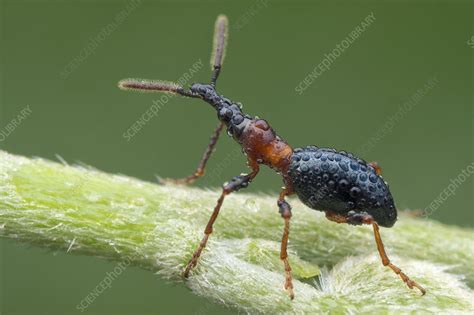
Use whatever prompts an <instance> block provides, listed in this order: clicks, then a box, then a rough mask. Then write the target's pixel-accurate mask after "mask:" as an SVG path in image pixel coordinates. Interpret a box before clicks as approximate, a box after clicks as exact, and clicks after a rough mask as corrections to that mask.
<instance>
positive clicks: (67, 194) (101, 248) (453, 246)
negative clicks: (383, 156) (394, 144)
mask: <svg viewBox="0 0 474 315" xmlns="http://www.w3.org/2000/svg"><path fill="white" fill-rule="evenodd" d="M219 193H220V192H219V191H217V190H200V189H194V188H189V187H178V186H160V185H156V184H153V183H147V182H143V181H140V180H137V179H133V178H129V177H125V176H118V175H111V174H106V173H103V172H100V171H97V170H94V169H92V168H86V167H81V166H74V167H71V166H67V165H63V164H59V163H54V162H49V161H45V160H41V159H28V158H24V157H19V156H15V155H11V154H8V153H6V152H3V151H0V236H2V237H5V238H11V239H15V240H18V241H20V242H24V243H29V244H34V245H37V246H41V247H46V248H51V249H55V250H64V251H68V252H69V253H76V254H85V255H92V256H97V257H104V258H107V259H113V260H118V261H127V262H129V263H130V264H133V265H136V266H140V267H142V268H145V269H148V270H151V271H154V272H158V273H159V274H160V275H161V277H163V278H166V279H170V280H173V281H177V282H183V283H184V284H185V285H187V286H188V287H189V288H190V289H191V290H192V291H193V292H195V293H196V294H199V295H202V296H205V297H207V298H209V299H210V300H212V301H216V302H219V303H224V304H226V305H228V306H230V307H234V308H236V309H239V310H241V311H247V312H253V313H254V312H268V313H285V312H295V313H302V312H308V313H309V312H336V313H337V312H384V313H386V312H399V311H401V312H409V311H413V310H420V309H423V310H427V311H429V312H451V311H458V312H471V311H473V310H474V305H473V300H474V295H473V291H472V289H471V288H469V286H471V287H472V285H473V284H474V268H473V267H472V266H473V262H474V259H473V258H474V257H473V256H474V244H473V236H474V233H473V231H472V230H471V229H462V228H459V227H451V226H446V225H443V224H440V223H437V222H434V221H431V220H426V219H414V218H410V217H408V216H402V218H401V219H400V220H399V222H398V223H397V224H396V225H395V227H393V228H391V229H382V230H381V233H382V237H383V239H384V242H385V244H386V248H387V252H388V254H389V256H390V257H391V259H392V261H394V262H396V263H397V265H399V266H400V267H401V268H402V269H403V271H404V272H406V273H407V274H409V275H410V277H412V278H413V279H416V280H417V281H418V282H419V283H420V284H422V285H423V286H424V287H425V288H426V289H427V291H428V293H427V294H426V295H425V296H423V297H421V296H420V295H419V293H418V292H417V291H413V290H409V289H408V288H407V287H406V286H405V284H403V283H402V281H400V279H398V278H397V277H396V275H395V274H393V273H392V271H391V270H389V268H385V267H383V266H382V264H381V263H380V259H379V257H378V256H377V252H376V247H375V244H374V240H373V235H372V231H371V229H370V227H368V226H362V227H354V226H348V225H345V224H335V223H333V222H330V221H328V220H326V219H325V218H324V216H323V215H322V214H321V213H320V212H317V211H313V210H310V209H308V208H307V207H305V206H303V205H302V204H301V203H300V202H298V201H297V200H293V199H291V198H290V200H289V201H290V203H291V204H292V206H293V209H294V213H293V214H294V215H293V218H292V226H291V233H290V243H289V261H290V263H291V265H292V268H293V275H294V277H295V281H294V285H295V295H296V296H295V299H294V300H293V301H291V300H290V299H289V298H288V296H287V295H286V293H285V290H284V289H283V283H284V272H283V270H284V268H283V264H282V263H281V261H280V260H279V246H280V244H279V241H280V239H281V235H282V232H283V224H284V222H283V220H282V219H281V217H280V215H279V214H278V207H277V205H276V199H277V198H276V197H268V196H263V195H251V194H243V193H238V194H235V195H231V196H229V197H228V198H227V199H226V202H225V204H224V206H223V209H222V213H221V215H220V216H219V219H218V220H217V222H216V225H215V229H214V233H213V234H212V237H211V238H210V241H209V244H208V247H207V248H206V250H205V251H204V252H203V254H202V257H201V260H200V262H199V264H198V267H197V268H196V269H194V270H193V271H192V272H191V275H190V277H189V279H188V280H186V281H185V280H183V278H182V277H181V274H182V271H183V268H184V266H185V264H186V262H187V261H188V260H189V259H190V257H191V256H192V254H193V250H194V249H195V248H196V247H197V245H198V243H199V241H200V239H201V237H202V232H203V229H204V227H205V225H206V222H207V220H208V218H209V216H210V213H211V210H212V208H213V207H214V205H215V202H216V199H217V197H218V195H219ZM320 268H321V269H320ZM150 275H151V274H150Z"/></svg>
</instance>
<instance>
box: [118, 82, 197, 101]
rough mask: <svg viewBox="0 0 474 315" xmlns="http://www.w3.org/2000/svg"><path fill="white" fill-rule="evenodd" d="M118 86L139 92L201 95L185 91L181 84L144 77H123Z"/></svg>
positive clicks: (188, 95)
mask: <svg viewBox="0 0 474 315" xmlns="http://www.w3.org/2000/svg"><path fill="white" fill-rule="evenodd" d="M118 87H119V88H120V89H122V90H132V91H140V92H162V93H174V94H179V95H182V96H187V97H194V98H201V96H199V95H197V94H195V93H193V92H191V91H186V90H185V89H184V88H183V87H182V86H180V85H178V84H176V83H173V82H167V81H159V80H153V81H152V80H144V79H124V80H121V81H119V83H118Z"/></svg>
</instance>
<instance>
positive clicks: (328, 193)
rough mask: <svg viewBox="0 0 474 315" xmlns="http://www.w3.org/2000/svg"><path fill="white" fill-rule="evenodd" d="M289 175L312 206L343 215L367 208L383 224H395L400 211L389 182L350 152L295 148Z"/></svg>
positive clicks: (303, 199)
mask: <svg viewBox="0 0 474 315" xmlns="http://www.w3.org/2000/svg"><path fill="white" fill-rule="evenodd" d="M289 175H290V178H291V180H292V183H293V189H294V191H295V192H296V193H297V195H298V196H299V198H300V199H301V201H303V202H304V203H305V204H306V205H307V206H308V207H310V208H312V209H316V210H321V211H328V210H329V211H332V212H335V213H338V214H342V215H344V214H347V213H348V212H349V211H351V210H354V211H356V212H363V211H365V212H367V213H369V214H370V215H372V216H373V217H374V219H375V220H376V221H377V222H378V223H379V224H380V225H382V226H392V225H393V224H394V223H395V220H396V217H397V213H396V209H395V205H394V202H393V198H392V195H391V193H390V191H389V188H388V185H387V183H386V182H385V181H384V180H383V178H382V177H381V176H379V175H377V174H376V172H375V170H374V168H373V167H372V166H370V165H368V164H367V163H366V162H365V161H363V160H361V159H358V158H356V157H354V156H353V155H352V154H350V153H346V152H343V151H341V152H337V151H336V150H334V149H329V148H317V147H314V146H308V147H306V148H299V149H295V150H294V153H293V156H292V162H291V164H290V170H289Z"/></svg>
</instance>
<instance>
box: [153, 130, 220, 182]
mask: <svg viewBox="0 0 474 315" xmlns="http://www.w3.org/2000/svg"><path fill="white" fill-rule="evenodd" d="M223 128H224V123H222V122H220V123H219V125H218V126H217V128H216V129H215V130H214V132H213V133H212V136H211V139H210V142H209V144H208V145H207V148H206V151H204V154H203V155H202V158H201V160H200V161H199V164H198V167H197V168H196V170H195V171H194V173H192V174H191V175H189V176H187V177H183V178H165V179H163V180H162V182H164V183H167V182H168V183H173V184H180V185H188V184H192V183H193V182H194V181H195V180H196V179H198V178H199V177H202V176H203V175H204V169H205V168H206V164H207V161H209V158H210V157H211V155H212V153H213V152H214V147H215V146H216V143H217V140H219V135H220V133H221V131H222V129H223Z"/></svg>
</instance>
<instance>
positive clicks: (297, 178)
mask: <svg viewBox="0 0 474 315" xmlns="http://www.w3.org/2000/svg"><path fill="white" fill-rule="evenodd" d="M227 28H228V20H227V17H226V16H224V15H220V16H219V17H218V18H217V20H216V23H215V33H214V45H213V55H212V57H211V65H212V76H211V82H210V84H200V83H195V84H193V85H192V86H191V87H190V88H189V89H185V88H183V87H181V86H179V85H177V84H174V83H169V82H163V81H149V80H142V79H126V80H122V81H120V82H119V87H120V88H121V89H125V90H140V91H150V92H167V93H174V94H179V95H182V96H186V97H192V98H198V99H202V100H204V101H206V102H207V103H209V104H210V105H211V106H212V107H213V108H214V109H215V110H216V111H217V117H218V119H219V125H218V126H217V128H216V130H215V131H214V133H213V135H212V137H211V141H210V143H209V145H208V147H207V149H206V151H205V152H204V155H203V157H202V159H201V161H200V163H199V165H198V167H197V169H196V171H195V172H194V173H193V174H192V175H190V176H188V177H186V178H182V179H177V180H172V181H174V182H177V183H182V184H190V183H192V182H193V181H195V180H196V179H197V178H199V177H201V176H203V175H204V168H205V166H206V163H207V161H208V159H209V157H210V155H211V154H212V152H213V149H214V146H215V144H216V143H217V140H218V138H219V134H220V132H221V131H222V129H223V127H224V126H225V127H227V131H228V134H229V135H230V136H232V137H233V138H234V139H235V140H236V141H237V143H238V144H240V145H241V146H242V151H243V153H244V154H245V155H246V156H247V161H248V163H247V164H248V166H249V167H250V169H251V172H250V173H249V174H241V175H238V176H235V177H233V178H232V179H231V180H230V181H229V182H228V183H225V184H224V185H223V190H222V193H221V195H220V197H219V199H218V200H217V205H216V206H215V208H214V211H213V213H212V215H211V218H210V219H209V222H208V224H207V226H206V228H205V230H204V237H203V239H202V241H201V243H200V244H199V247H198V248H197V250H196V251H195V252H194V255H193V257H192V258H191V260H190V261H189V263H188V264H187V266H186V268H185V270H184V276H185V277H188V275H189V273H190V271H191V269H192V268H193V267H195V266H196V264H197V262H198V259H199V256H200V255H201V253H202V251H203V249H204V248H205V246H206V243H207V240H208V238H209V236H210V234H211V233H212V229H213V224H214V222H215V221H216V219H217V216H218V214H219V211H220V209H221V206H222V204H223V202H224V199H225V197H226V196H227V195H229V194H230V193H232V192H234V191H238V190H239V189H241V188H245V187H247V186H248V185H249V183H250V182H252V180H253V179H254V178H255V176H257V174H258V172H259V167H260V165H261V164H263V165H266V166H269V167H270V168H272V169H274V170H275V171H277V172H278V173H279V174H281V176H282V177H283V182H284V185H285V187H284V188H283V190H282V191H281V193H280V196H279V198H278V202H277V204H278V208H279V212H280V214H281V216H282V218H283V219H284V232H283V237H282V240H281V252H280V258H281V260H282V261H283V264H284V269H285V284H284V287H285V289H286V290H287V291H288V294H289V296H290V298H291V299H293V297H294V293H293V284H292V277H291V267H290V263H289V262H288V254H287V243H288V235H289V231H290V219H291V216H292V213H291V206H290V205H289V204H288V202H287V201H286V200H285V197H286V196H289V195H292V194H296V195H297V196H298V197H299V198H300V200H301V201H302V202H303V203H305V204H306V205H307V206H308V207H310V208H312V209H315V210H319V211H323V212H325V214H326V217H327V218H328V219H329V220H331V221H334V222H337V223H348V224H353V225H360V224H370V225H372V227H373V231H374V235H375V241H376V244H377V249H378V252H379V254H380V257H381V259H382V263H383V265H384V266H388V267H390V268H391V269H392V270H393V271H394V272H395V273H396V274H398V275H399V276H400V277H401V279H402V280H403V281H404V282H405V283H406V284H407V285H408V287H409V288H411V289H413V288H414V287H416V288H418V289H419V290H420V291H421V293H422V294H425V292H426V291H425V289H424V288H423V287H421V286H420V285H419V284H418V283H416V282H415V281H413V280H411V279H410V278H409V277H408V276H407V275H406V274H405V273H403V272H402V271H401V270H400V268H398V267H397V266H395V265H394V264H392V263H391V262H390V260H389V258H388V256H387V254H386V253H385V249H384V246H383V243H382V239H381V237H380V233H379V225H380V226H383V227H391V226H393V224H394V223H395V221H396V219H397V210H396V208H395V204H394V201H393V198H392V195H391V193H390V190H389V188H388V185H387V183H386V182H385V181H384V180H383V179H382V177H381V169H380V168H379V167H378V165H377V163H375V162H373V163H367V162H365V161H363V160H361V159H359V158H356V157H355V156H353V155H352V154H350V153H347V152H344V151H336V150H335V149H329V148H318V147H316V146H307V147H304V148H297V149H292V147H290V146H289V145H288V144H287V143H286V142H285V141H284V140H282V139H281V138H280V137H279V136H278V135H277V134H276V133H275V131H274V130H273V129H272V128H271V127H270V125H269V124H268V123H267V121H265V120H263V119H260V118H257V117H252V116H249V115H246V114H245V113H244V112H243V111H242V108H241V106H240V105H239V104H238V103H235V102H233V101H231V100H229V99H227V98H225V97H224V96H222V95H220V94H218V93H217V91H216V81H217V79H218V77H219V73H220V71H221V66H222V62H223V59H224V55H225V48H226V42H227V36H228V35H227Z"/></svg>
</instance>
